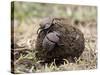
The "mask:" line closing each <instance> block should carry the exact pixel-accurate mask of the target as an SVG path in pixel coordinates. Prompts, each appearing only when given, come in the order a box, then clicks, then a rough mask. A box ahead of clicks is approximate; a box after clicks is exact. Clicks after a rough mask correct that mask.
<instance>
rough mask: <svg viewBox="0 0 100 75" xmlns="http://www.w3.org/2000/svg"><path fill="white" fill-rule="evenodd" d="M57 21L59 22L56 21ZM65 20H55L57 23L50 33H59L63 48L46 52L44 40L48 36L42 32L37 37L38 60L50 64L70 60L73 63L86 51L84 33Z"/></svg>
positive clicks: (55, 48)
mask: <svg viewBox="0 0 100 75" xmlns="http://www.w3.org/2000/svg"><path fill="white" fill-rule="evenodd" d="M56 20H57V21H56ZM63 20H65V19H57V18H55V20H54V21H55V23H54V25H53V26H52V28H51V29H50V31H49V32H53V31H59V32H60V33H61V34H62V36H61V38H60V44H63V45H61V46H55V47H54V48H53V50H51V51H49V50H48V49H47V50H46V51H44V50H43V46H42V43H43V39H44V38H45V36H46V35H47V34H45V32H44V31H42V32H41V33H40V34H39V35H40V36H39V37H37V42H36V50H37V54H36V56H37V58H39V59H41V60H44V61H47V62H50V61H51V60H53V59H56V60H60V59H68V61H69V62H70V61H73V60H74V57H76V58H78V57H79V56H80V55H81V54H82V52H83V51H84V47H85V46H84V36H83V33H82V32H81V31H80V30H79V29H78V28H75V27H73V26H71V25H69V24H68V23H63Z"/></svg>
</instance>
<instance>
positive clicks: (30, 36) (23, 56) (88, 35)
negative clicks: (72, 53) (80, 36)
mask: <svg viewBox="0 0 100 75" xmlns="http://www.w3.org/2000/svg"><path fill="white" fill-rule="evenodd" d="M38 21H39V20H38ZM16 24H17V23H16ZM25 26H26V28H25ZM38 27H39V26H38V23H37V20H34V22H32V23H31V24H30V25H28V28H27V25H25V23H22V25H21V26H20V27H17V29H15V37H14V38H16V39H15V43H16V44H17V45H18V46H20V47H23V48H16V49H14V50H16V51H17V52H18V53H20V55H19V57H18V59H17V60H15V61H14V66H15V67H14V68H15V73H31V72H53V71H70V70H89V69H96V68H97V48H96V44H97V42H96V41H97V32H96V22H95V21H94V22H93V21H89V22H85V25H84V26H83V25H82V24H81V23H79V24H78V26H77V27H78V28H79V29H80V30H81V31H82V32H83V33H84V37H85V50H84V52H83V54H82V55H81V57H80V58H79V59H78V60H76V63H69V62H68V61H67V60H66V59H64V60H65V62H67V63H64V64H62V65H60V66H59V67H58V66H56V65H55V62H52V63H51V64H50V65H48V64H45V65H40V64H39V62H40V61H38V60H36V57H35V52H36V51H35V41H36V37H37V34H36V30H37V28H38ZM20 29H21V30H20ZM25 30H26V31H25ZM35 64H37V65H35Z"/></svg>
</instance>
